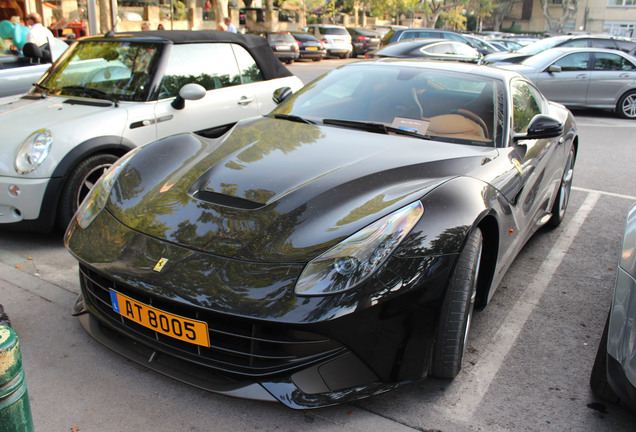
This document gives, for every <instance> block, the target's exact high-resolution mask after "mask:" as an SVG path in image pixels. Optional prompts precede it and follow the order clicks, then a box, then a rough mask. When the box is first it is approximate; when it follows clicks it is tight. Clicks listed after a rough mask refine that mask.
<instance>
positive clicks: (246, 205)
mask: <svg viewBox="0 0 636 432" xmlns="http://www.w3.org/2000/svg"><path fill="white" fill-rule="evenodd" d="M193 196H194V198H196V199H199V200H201V201H206V202H209V203H212V204H218V205H222V206H225V207H233V208H238V209H243V210H256V209H259V208H261V207H263V206H264V204H261V203H258V202H255V201H250V200H247V199H244V198H237V197H233V196H229V195H224V194H220V193H216V192H210V191H206V190H199V191H196V192H195V193H194V195H193Z"/></svg>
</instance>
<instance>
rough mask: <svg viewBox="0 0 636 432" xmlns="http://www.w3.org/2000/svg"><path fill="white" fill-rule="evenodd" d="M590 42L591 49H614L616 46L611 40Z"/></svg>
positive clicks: (593, 40)
mask: <svg viewBox="0 0 636 432" xmlns="http://www.w3.org/2000/svg"><path fill="white" fill-rule="evenodd" d="M590 42H591V43H590V45H591V46H592V47H593V48H607V49H616V44H615V43H614V41H613V40H611V39H591V40H590Z"/></svg>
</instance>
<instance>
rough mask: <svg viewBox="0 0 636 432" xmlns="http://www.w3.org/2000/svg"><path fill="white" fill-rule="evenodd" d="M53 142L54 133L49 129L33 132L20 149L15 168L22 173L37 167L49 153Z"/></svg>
mask: <svg viewBox="0 0 636 432" xmlns="http://www.w3.org/2000/svg"><path fill="white" fill-rule="evenodd" d="M52 144H53V135H52V134H51V131H50V130H48V129H39V130H37V131H35V132H33V133H32V134H31V135H29V137H28V138H27V139H26V140H25V141H24V143H23V144H22V145H21V146H20V148H19V149H18V154H17V155H16V158H15V169H16V171H17V172H18V173H20V174H27V173H30V172H31V171H33V170H34V169H36V168H37V167H39V166H40V164H42V162H44V159H46V157H47V156H48V155H49V150H50V149H51V145H52Z"/></svg>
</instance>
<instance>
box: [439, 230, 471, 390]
mask: <svg viewBox="0 0 636 432" xmlns="http://www.w3.org/2000/svg"><path fill="white" fill-rule="evenodd" d="M482 244H483V237H482V233H481V230H480V229H479V228H476V229H475V230H474V231H473V232H472V233H470V235H469V236H468V239H467V241H466V245H465V246H464V249H463V250H462V252H461V254H460V256H459V259H458V261H457V266H456V267H455V271H454V273H453V275H452V276H451V282H450V286H449V288H448V292H447V293H446V298H445V299H444V302H443V304H442V309H441V313H440V322H439V327H438V329H437V335H436V338H435V348H434V349H433V363H432V365H431V375H432V376H434V377H437V378H455V376H457V374H458V373H459V371H460V369H461V367H462V360H463V358H464V352H465V350H466V342H467V341H468V333H469V331H470V324H471V321H472V316H473V311H474V309H475V298H476V297H477V276H478V273H479V264H480V262H481V252H482Z"/></svg>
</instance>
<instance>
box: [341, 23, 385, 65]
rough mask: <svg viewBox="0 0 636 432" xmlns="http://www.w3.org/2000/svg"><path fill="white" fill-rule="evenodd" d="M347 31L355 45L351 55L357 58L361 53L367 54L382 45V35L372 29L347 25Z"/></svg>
mask: <svg viewBox="0 0 636 432" xmlns="http://www.w3.org/2000/svg"><path fill="white" fill-rule="evenodd" d="M347 31H348V32H349V34H350V35H351V44H352V45H353V51H352V52H351V57H354V58H355V57H358V56H359V55H365V54H366V53H368V52H369V51H372V50H375V49H378V47H379V46H380V39H381V37H380V35H379V34H378V33H376V32H374V31H372V30H367V29H361V28H355V27H347Z"/></svg>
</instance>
